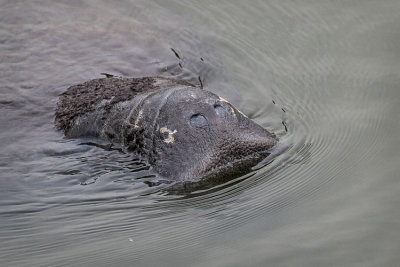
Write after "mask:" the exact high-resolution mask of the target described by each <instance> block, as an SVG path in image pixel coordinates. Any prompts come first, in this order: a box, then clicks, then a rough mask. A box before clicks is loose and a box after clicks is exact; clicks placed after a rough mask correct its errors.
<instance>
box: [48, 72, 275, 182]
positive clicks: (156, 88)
mask: <svg viewBox="0 0 400 267" xmlns="http://www.w3.org/2000/svg"><path fill="white" fill-rule="evenodd" d="M55 125H56V127H57V128H58V129H59V130H61V131H63V132H64V134H65V136H66V137H67V138H79V137H97V138H101V139H104V140H106V141H107V142H110V143H112V144H120V145H121V147H123V148H124V150H125V151H129V152H132V153H137V154H138V155H140V157H141V158H143V159H145V160H146V161H147V162H148V163H149V164H150V165H151V166H152V168H153V169H154V171H155V172H157V173H158V174H159V175H160V176H161V177H162V178H163V179H166V180H167V181H174V182H176V183H178V184H185V185H186V186H187V185H189V184H191V185H193V184H196V185H203V186H205V185H211V184H212V185H214V184H218V183H220V182H222V181H226V180H229V179H232V178H234V177H238V176H240V175H243V174H245V173H246V172H248V171H249V170H250V169H251V167H252V166H254V165H256V164H257V163H259V162H260V161H262V160H263V159H265V158H266V157H267V156H268V155H269V154H270V153H271V149H272V148H273V147H274V146H275V145H276V144H277V142H278V138H277V137H276V136H275V134H273V133H270V132H269V131H267V130H266V129H264V128H263V127H261V126H260V125H258V124H256V123H255V122H254V121H252V120H251V119H249V118H248V117H247V116H246V115H244V114H243V113H241V112H240V111H239V110H238V109H236V108H235V107H234V106H233V105H232V104H231V103H229V102H228V101H227V100H225V99H223V98H222V97H219V96H217V95H216V94H214V93H211V92H209V91H207V90H204V89H202V88H200V87H198V86H194V85H192V84H190V83H188V82H185V81H182V80H175V79H171V78H164V77H143V78H121V77H112V76H109V77H107V78H101V79H94V80H91V81H88V82H85V83H83V84H79V85H74V86H71V87H69V88H68V89H67V90H66V91H65V92H64V93H62V94H61V95H60V98H59V101H58V103H57V108H56V112H55Z"/></svg>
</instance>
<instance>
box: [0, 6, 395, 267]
mask: <svg viewBox="0 0 400 267" xmlns="http://www.w3.org/2000/svg"><path fill="white" fill-rule="evenodd" d="M0 4H1V5H0V94H1V95H0V111H1V116H0V129H1V131H0V244H1V245H0V266H399V264H400V254H399V251H400V208H399V207H400V182H399V178H400V177H399V176H400V174H399V170H400V166H399V165H400V152H399V149H400V137H399V136H400V131H399V130H400V116H399V114H400V105H399V104H400V101H399V97H400V91H399V90H400V88H399V85H400V76H399V74H400V73H399V72H400V16H399V14H400V2H399V1H395V0H393V1H390V0H383V1H368V0H363V1H361V0H352V1H336V0H335V1H328V0H326V1H312V0H305V1H297V0H294V1H206V0H205V1H194V0H187V1H182V0H179V1H173V0H168V1H164V0H163V1H161V0H158V1H154V0H152V1H149V0H146V1H144V0H132V1H115V2H111V1H85V2H84V3H83V2H79V1H46V0H41V1H0ZM170 48H174V49H175V50H176V51H177V52H178V54H179V56H180V59H178V58H177V57H176V56H175V55H174V53H172V51H171V50H170ZM179 63H181V65H182V68H181V67H179V65H178V64H179ZM103 72H106V73H112V74H116V75H121V76H129V77H132V76H147V75H164V76H168V77H177V78H181V79H185V80H188V81H191V82H193V83H197V84H198V83H199V82H198V77H199V76H200V78H201V80H202V81H203V83H204V85H205V87H206V88H207V89H208V90H211V91H213V92H216V93H218V94H220V95H221V96H223V97H224V98H227V99H228V100H230V101H232V102H233V103H234V104H235V105H236V106H237V107H238V108H239V109H241V110H242V111H243V112H244V113H245V114H247V115H248V116H249V117H251V118H252V119H254V120H255V121H256V122H258V123H259V124H261V125H262V126H263V127H265V128H267V129H268V130H270V131H273V132H275V133H276V134H277V135H278V136H279V137H280V138H281V140H282V142H283V143H284V144H286V145H289V149H287V150H285V151H284V152H283V153H282V154H281V155H279V156H278V157H277V158H276V159H275V160H274V161H273V162H272V163H271V164H269V165H267V166H264V167H263V168H261V169H259V170H256V171H254V172H252V173H250V174H248V175H246V176H244V177H240V178H238V179H236V180H234V181H233V182H231V183H228V184H226V185H222V186H220V187H217V188H214V189H212V190H208V191H206V192H199V193H197V194H193V195H191V196H189V197H182V196H168V195H166V194H165V193H163V192H161V191H160V190H158V189H157V187H149V186H148V185H146V184H145V183H144V182H143V181H144V180H146V179H152V176H151V175H150V174H149V173H150V171H149V170H148V166H146V164H145V163H143V162H140V161H138V160H137V159H136V158H135V157H134V155H126V154H121V153H119V152H117V151H105V150H102V149H100V148H97V147H90V146H84V145H79V144H80V143H81V142H82V140H67V139H64V138H63V136H62V134H61V133H59V132H57V131H56V130H55V129H54V126H53V118H54V117H53V116H54V115H53V114H54V107H55V104H56V102H57V97H58V95H59V94H60V93H62V92H63V91H64V90H66V88H68V87H69V86H71V85H73V84H76V83H81V82H84V81H86V80H90V79H93V78H99V77H101V75H100V73H103ZM274 103H275V104H274ZM285 125H286V128H287V129H285ZM188 155H190V151H188Z"/></svg>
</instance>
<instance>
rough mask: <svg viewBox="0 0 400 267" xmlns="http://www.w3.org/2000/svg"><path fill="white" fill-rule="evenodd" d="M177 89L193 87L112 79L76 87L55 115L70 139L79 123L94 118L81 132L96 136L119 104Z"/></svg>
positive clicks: (63, 98) (175, 82) (174, 82)
mask: <svg viewBox="0 0 400 267" xmlns="http://www.w3.org/2000/svg"><path fill="white" fill-rule="evenodd" d="M176 85H187V86H193V85H191V84H189V83H186V82H184V81H180V80H174V79H169V78H163V77H143V78H119V77H110V78H101V79H94V80H90V81H87V82H85V83H82V84H78V85H74V86H71V87H69V88H68V89H67V90H66V91H65V92H64V93H62V94H61V95H60V98H59V101H58V103H57V108H56V112H55V125H56V127H57V129H59V130H61V131H63V132H64V134H65V135H66V136H71V130H72V129H73V128H74V126H76V125H75V124H76V122H77V121H78V120H80V121H82V118H85V117H90V119H89V120H86V122H87V123H86V124H85V125H84V127H85V129H80V130H82V131H80V132H81V133H82V136H83V135H86V136H87V135H96V133H97V132H98V129H96V127H97V126H98V123H97V122H99V121H101V120H103V119H104V118H103V117H104V115H105V114H107V112H109V111H110V110H111V109H112V108H113V107H114V106H115V105H116V104H118V103H121V102H127V101H130V100H132V99H134V98H135V97H136V96H137V95H139V94H143V93H148V92H152V91H155V90H162V89H165V88H169V87H171V86H176ZM96 110H101V112H96ZM96 125H97V126H96ZM82 127H83V126H82ZM82 127H81V128H82ZM75 128H76V127H75ZM75 137H76V136H75Z"/></svg>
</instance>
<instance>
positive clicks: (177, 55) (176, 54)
mask: <svg viewBox="0 0 400 267" xmlns="http://www.w3.org/2000/svg"><path fill="white" fill-rule="evenodd" d="M171 51H172V52H174V54H175V56H176V57H177V58H179V59H181V57H180V56H179V54H178V52H176V51H175V49H173V48H172V47H171Z"/></svg>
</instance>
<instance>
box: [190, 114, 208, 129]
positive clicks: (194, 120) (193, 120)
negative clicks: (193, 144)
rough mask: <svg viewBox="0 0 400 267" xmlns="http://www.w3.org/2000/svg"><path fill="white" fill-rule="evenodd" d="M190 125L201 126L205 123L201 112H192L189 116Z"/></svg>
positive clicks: (205, 120)
mask: <svg viewBox="0 0 400 267" xmlns="http://www.w3.org/2000/svg"><path fill="white" fill-rule="evenodd" d="M190 125H191V126H192V127H203V126H206V125H207V119H206V118H205V117H204V116H203V115H201V114H194V115H193V116H192V117H190Z"/></svg>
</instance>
